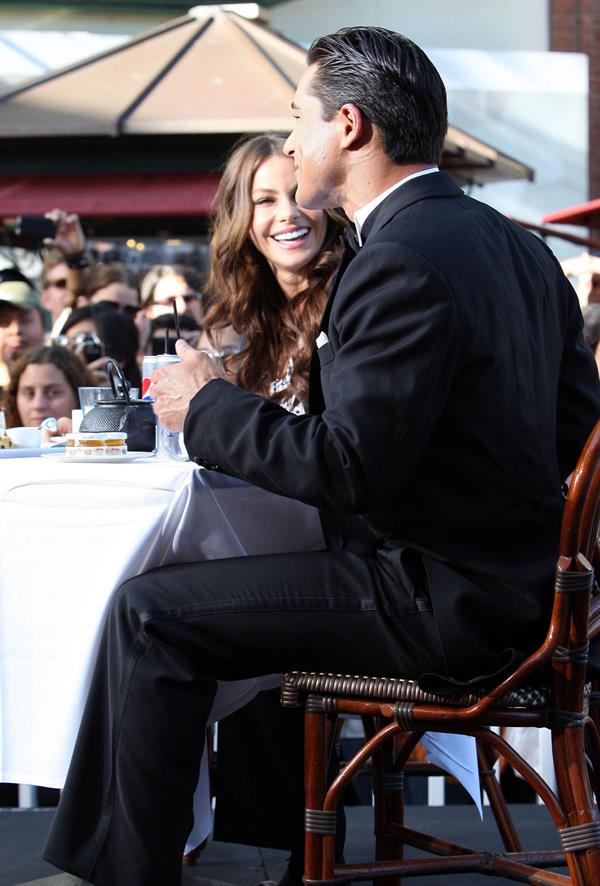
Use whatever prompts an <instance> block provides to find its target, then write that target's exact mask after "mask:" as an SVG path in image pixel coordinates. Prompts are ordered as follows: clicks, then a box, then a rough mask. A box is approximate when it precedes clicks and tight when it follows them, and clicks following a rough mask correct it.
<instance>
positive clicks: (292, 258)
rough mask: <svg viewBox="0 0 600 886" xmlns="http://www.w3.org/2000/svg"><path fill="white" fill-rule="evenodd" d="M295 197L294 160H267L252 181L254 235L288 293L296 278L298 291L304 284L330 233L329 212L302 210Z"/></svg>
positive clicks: (284, 158) (282, 158) (282, 157)
mask: <svg viewBox="0 0 600 886" xmlns="http://www.w3.org/2000/svg"><path fill="white" fill-rule="evenodd" d="M295 195H296V177H295V175H294V165H293V163H292V161H291V160H288V159H287V158H286V157H284V156H283V155H281V156H273V157H268V158H267V159H266V160H263V162H262V163H261V164H260V166H259V167H258V169H257V170H256V173H255V174H254V180H253V182H252V203H253V206H254V211H253V215H252V225H251V228H250V236H251V238H252V242H253V243H254V245H255V246H256V248H257V249H258V250H259V252H261V253H262V254H263V255H264V257H265V258H266V259H267V261H268V262H269V264H270V265H271V268H272V269H273V273H274V274H275V277H276V278H277V281H278V283H279V284H280V286H282V288H283V289H284V291H286V289H287V288H288V287H289V286H292V288H294V283H293V281H294V279H295V278H297V283H296V288H297V286H298V285H301V284H302V282H303V280H304V277H305V275H304V273H303V272H304V271H305V269H306V267H307V265H308V264H309V263H310V262H311V261H312V260H313V259H314V258H315V257H316V256H317V255H318V254H319V252H320V251H321V248H322V246H323V241H324V240H325V233H326V230H327V216H326V215H325V213H324V212H323V211H322V210H308V209H301V208H300V206H298V204H297V203H296V196H295ZM289 294H293V292H290V293H289Z"/></svg>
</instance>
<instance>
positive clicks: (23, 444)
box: [6, 428, 42, 449]
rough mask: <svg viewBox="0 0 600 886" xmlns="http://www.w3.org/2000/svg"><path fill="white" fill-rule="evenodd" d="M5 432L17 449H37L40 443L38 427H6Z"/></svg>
mask: <svg viewBox="0 0 600 886" xmlns="http://www.w3.org/2000/svg"><path fill="white" fill-rule="evenodd" d="M6 433H7V436H9V437H10V439H11V440H12V444H13V446H16V448H17V449H39V448H40V447H41V445H42V431H41V429H40V428H7V430H6Z"/></svg>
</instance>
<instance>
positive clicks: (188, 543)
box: [0, 458, 322, 787]
mask: <svg viewBox="0 0 600 886" xmlns="http://www.w3.org/2000/svg"><path fill="white" fill-rule="evenodd" d="M320 546H322V537H321V531H320V525H319V521H318V515H317V512H316V511H315V510H314V509H313V508H309V507H307V506H306V505H303V504H300V503H298V502H293V501H291V500H289V499H285V498H281V497H279V496H275V495H272V494H270V493H267V492H263V491H262V490H259V489H256V488H254V487H252V486H249V485H247V484H244V483H240V482H239V481H235V480H233V479H231V478H228V477H225V476H223V475H219V474H213V473H211V472H209V471H203V470H201V469H199V468H196V467H195V466H194V465H193V464H191V463H189V462H186V463H178V462H171V461H160V460H156V459H152V460H147V461H143V462H141V461H139V462H132V463H129V464H112V465H107V464H71V463H62V462H57V461H55V460H50V459H46V458H27V459H26V458H19V459H3V460H1V461H0V781H6V782H17V783H24V784H34V785H47V786H50V787H61V786H62V784H63V781H64V777H65V774H66V770H67V766H68V762H69V759H70V756H71V751H72V747H73V743H74V740H75V736H76V733H77V728H78V725H79V720H80V716H81V711H82V705H83V701H84V699H85V694H86V691H87V686H88V683H89V678H90V671H91V667H92V664H93V661H94V657H95V651H96V646H97V640H98V632H99V628H100V625H101V623H102V618H103V615H104V612H105V610H106V606H107V603H108V600H109V598H110V596H111V593H112V591H113V590H114V589H115V588H116V587H118V585H119V584H120V583H121V582H122V581H124V580H125V579H126V578H128V577H130V576H132V575H135V574H138V573H140V572H143V571H146V570H148V569H151V568H153V567H155V566H158V565H161V564H166V563H173V562H185V561H190V560H198V559H210V558H216V557H229V556H237V555H239V554H244V553H266V552H272V553H275V552H278V551H286V550H309V549H312V548H317V547H320ZM221 715H223V713H221Z"/></svg>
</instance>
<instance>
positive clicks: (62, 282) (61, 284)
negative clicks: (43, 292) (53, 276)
mask: <svg viewBox="0 0 600 886" xmlns="http://www.w3.org/2000/svg"><path fill="white" fill-rule="evenodd" d="M48 286H55V287H56V288H57V289H68V286H67V281H66V279H65V278H64V277H59V278H58V280H46V282H45V284H44V287H45V288H46V289H47V288H48Z"/></svg>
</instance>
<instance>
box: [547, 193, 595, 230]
mask: <svg viewBox="0 0 600 886" xmlns="http://www.w3.org/2000/svg"><path fill="white" fill-rule="evenodd" d="M542 222H543V224H553V225H583V226H584V227H586V228H597V227H600V199H598V200H588V202H587V203H581V204H580V205H579V206H568V207H567V208H566V209H557V210H556V211H555V212H550V213H548V215H545V216H544V217H543V219H542Z"/></svg>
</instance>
